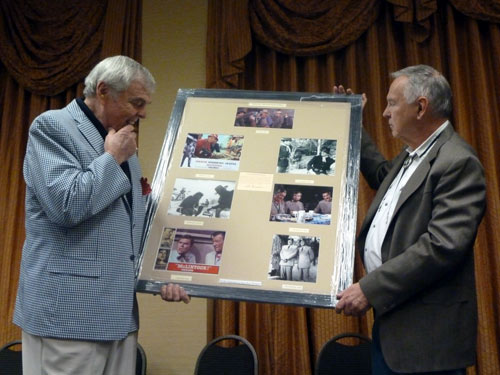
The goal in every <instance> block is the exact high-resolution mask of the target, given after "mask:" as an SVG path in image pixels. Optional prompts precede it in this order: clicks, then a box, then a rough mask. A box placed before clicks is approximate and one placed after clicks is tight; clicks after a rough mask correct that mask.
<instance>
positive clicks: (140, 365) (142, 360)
mask: <svg viewBox="0 0 500 375" xmlns="http://www.w3.org/2000/svg"><path fill="white" fill-rule="evenodd" d="M147 362H148V361H147V359H146V352H145V351H144V348H143V347H142V346H141V344H139V343H137V360H136V362H135V373H136V375H146V368H147V364H148V363H147Z"/></svg>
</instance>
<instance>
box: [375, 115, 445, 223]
mask: <svg viewBox="0 0 500 375" xmlns="http://www.w3.org/2000/svg"><path fill="white" fill-rule="evenodd" d="M453 133H454V130H453V127H452V126H451V125H449V126H448V127H447V128H446V129H445V130H444V131H443V132H442V133H441V134H440V135H439V138H438V139H437V140H436V144H435V145H434V146H433V147H432V148H431V149H430V150H429V153H428V154H427V155H424V160H422V162H421V163H420V164H419V166H418V167H417V169H415V172H413V174H412V176H411V177H410V179H409V180H408V182H407V183H406V185H405V186H404V188H403V189H402V190H401V195H400V196H399V200H398V203H397V204H396V207H395V209H394V213H393V215H392V219H391V220H393V219H394V218H395V217H396V215H397V213H398V211H399V209H400V208H401V206H402V205H403V204H404V202H406V200H407V199H408V198H409V197H410V196H411V195H412V194H413V193H414V192H415V191H416V190H417V189H418V188H419V187H420V186H421V185H422V184H423V183H424V181H425V180H426V178H427V174H428V173H429V170H430V169H431V165H432V162H433V160H434V159H435V158H436V156H437V153H438V152H439V149H440V148H441V146H442V145H443V144H444V143H446V142H447V141H448V140H449V139H450V137H451V136H452V135H453ZM377 207H378V206H377Z"/></svg>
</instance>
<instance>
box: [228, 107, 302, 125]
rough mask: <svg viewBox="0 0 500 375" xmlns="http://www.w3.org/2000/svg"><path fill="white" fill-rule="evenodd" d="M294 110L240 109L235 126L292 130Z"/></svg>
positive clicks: (237, 112) (237, 111)
mask: <svg viewBox="0 0 500 375" xmlns="http://www.w3.org/2000/svg"><path fill="white" fill-rule="evenodd" d="M294 116H295V110H294V109H282V108H246V107H238V109H237V110H236V118H235V120H234V126H244V127H250V128H271V129H292V128H293V118H294Z"/></svg>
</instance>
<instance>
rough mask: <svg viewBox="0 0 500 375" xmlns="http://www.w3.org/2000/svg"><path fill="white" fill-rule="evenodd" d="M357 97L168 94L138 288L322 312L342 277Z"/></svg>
mask: <svg viewBox="0 0 500 375" xmlns="http://www.w3.org/2000/svg"><path fill="white" fill-rule="evenodd" d="M360 140H361V98H360V96H358V95H349V96H345V95H343V96H335V95H329V94H311V93H283V92H259V91H244V90H208V89H207V90H204V89H199V90H182V89H181V90H179V92H178V95H177V99H176V102H175V104H174V109H173V111H172V115H171V118H170V121H169V125H168V129H167V134H166V136H165V141H164V144H163V148H162V152H161V155H160V160H159V162H158V166H157V169H156V172H155V176H154V179H153V183H152V193H151V194H150V197H149V204H148V211H147V212H148V213H147V224H146V233H145V236H144V241H143V251H142V256H141V265H140V269H139V273H138V283H137V290H138V291H139V292H147V293H158V292H159V289H160V287H161V285H162V284H164V283H168V282H175V283H179V284H181V285H182V286H183V287H184V288H185V289H186V290H187V291H188V293H189V294H190V295H192V296H198V297H207V298H224V299H234V300H246V301H255V302H272V303H285V304H295V305H302V306H323V307H332V306H334V305H335V295H336V293H337V291H339V290H341V289H344V288H345V287H346V286H348V285H349V284H350V283H352V276H353V269H354V238H355V232H356V207H357V192H358V182H359V152H360Z"/></svg>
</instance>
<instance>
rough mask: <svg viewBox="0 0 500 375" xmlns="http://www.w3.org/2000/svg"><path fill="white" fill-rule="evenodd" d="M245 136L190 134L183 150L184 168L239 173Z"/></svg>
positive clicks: (182, 162) (182, 160)
mask: <svg viewBox="0 0 500 375" xmlns="http://www.w3.org/2000/svg"><path fill="white" fill-rule="evenodd" d="M242 149H243V136H241V135H228V134H215V133H202V134H198V133H189V134H188V135H187V137H186V141H185V143H184V147H183V149H182V159H181V165H180V166H181V167H182V168H197V169H216V170H226V171H237V170H238V169H239V166H240V157H241V151H242Z"/></svg>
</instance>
